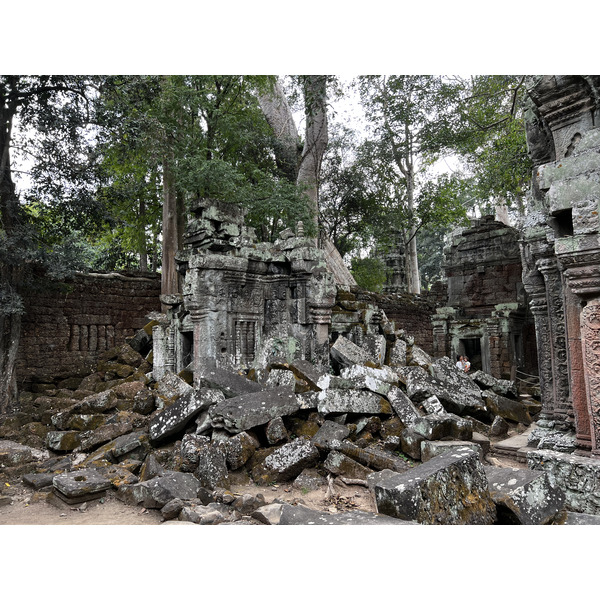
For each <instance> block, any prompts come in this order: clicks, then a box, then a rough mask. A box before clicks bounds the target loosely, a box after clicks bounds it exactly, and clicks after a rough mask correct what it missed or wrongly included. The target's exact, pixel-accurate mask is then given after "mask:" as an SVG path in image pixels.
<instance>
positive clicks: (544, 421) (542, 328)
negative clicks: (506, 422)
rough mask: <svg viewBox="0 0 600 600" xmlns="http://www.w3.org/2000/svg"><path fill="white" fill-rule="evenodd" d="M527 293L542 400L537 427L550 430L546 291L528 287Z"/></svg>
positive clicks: (551, 404) (551, 410)
mask: <svg viewBox="0 0 600 600" xmlns="http://www.w3.org/2000/svg"><path fill="white" fill-rule="evenodd" d="M528 293H529V297H530V301H529V305H530V308H531V313H532V314H533V319H534V322H535V334H536V339H537V353H538V365H539V375H540V393H541V399H542V410H541V412H540V414H539V418H538V421H537V424H538V426H539V427H546V428H551V427H552V426H553V425H554V422H553V416H554V388H553V386H552V349H551V344H550V318H549V316H548V304H547V302H546V289H545V287H536V288H531V287H530V288H529V290H528Z"/></svg>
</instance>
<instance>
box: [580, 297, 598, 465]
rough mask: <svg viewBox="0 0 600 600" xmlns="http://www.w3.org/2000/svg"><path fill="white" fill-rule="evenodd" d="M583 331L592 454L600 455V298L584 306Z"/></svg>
mask: <svg viewBox="0 0 600 600" xmlns="http://www.w3.org/2000/svg"><path fill="white" fill-rule="evenodd" d="M581 333H582V348H583V364H584V370H585V382H586V388H587V397H588V410H589V415H590V418H591V425H592V427H591V443H592V456H596V457H600V439H598V438H599V437H600V370H599V369H598V365H599V364H600V298H594V299H593V300H591V301H589V302H588V303H587V304H586V305H585V306H584V307H583V309H582V311H581Z"/></svg>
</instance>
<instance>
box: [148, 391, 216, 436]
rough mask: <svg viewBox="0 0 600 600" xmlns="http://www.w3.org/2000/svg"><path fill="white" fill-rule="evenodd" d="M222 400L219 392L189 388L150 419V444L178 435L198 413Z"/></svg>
mask: <svg viewBox="0 0 600 600" xmlns="http://www.w3.org/2000/svg"><path fill="white" fill-rule="evenodd" d="M186 385H187V384H186ZM188 387H189V386H188ZM224 398H225V396H224V395H223V393H222V392H220V391H219V390H211V389H207V388H200V389H194V388H190V389H189V390H187V391H186V392H185V393H184V394H183V395H182V396H181V397H179V398H178V399H177V400H175V401H174V402H173V404H171V405H170V406H167V407H166V408H165V409H163V410H161V411H160V412H159V413H157V414H155V415H154V416H153V417H152V419H151V421H150V424H149V428H148V431H149V434H150V442H151V443H152V444H154V445H157V444H159V443H161V442H163V441H164V440H166V439H168V438H169V437H171V436H173V435H175V434H177V433H179V432H180V431H182V430H183V429H184V428H185V427H186V425H187V424H188V423H189V422H190V421H191V420H192V419H194V418H195V417H196V416H198V414H200V412H202V411H203V410H205V409H207V408H209V407H210V406H213V405H214V404H217V402H219V401H221V400H223V399H224Z"/></svg>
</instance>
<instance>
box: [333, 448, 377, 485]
mask: <svg viewBox="0 0 600 600" xmlns="http://www.w3.org/2000/svg"><path fill="white" fill-rule="evenodd" d="M323 467H324V468H325V469H327V470H328V471H329V472H330V473H333V474H334V475H338V476H340V477H347V478H348V479H364V480H366V479H367V476H368V475H370V474H371V473H373V469H369V467H365V466H364V465H361V464H360V463H359V462H358V461H356V460H354V459H352V458H350V457H349V456H346V455H345V454H343V453H342V452H338V451H336V450H332V451H331V452H330V453H329V454H328V455H327V458H326V459H325V461H324V462H323Z"/></svg>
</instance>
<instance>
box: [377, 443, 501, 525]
mask: <svg viewBox="0 0 600 600" xmlns="http://www.w3.org/2000/svg"><path fill="white" fill-rule="evenodd" d="M367 481H368V483H369V488H370V489H371V491H372V492H373V494H374V496H375V502H376V504H377V510H378V511H379V512H380V513H382V514H386V515H389V516H392V517H396V518H399V519H405V520H408V521H412V520H416V521H418V522H419V523H423V524H430V525H434V524H440V525H491V524H492V523H494V521H495V519H496V507H495V505H494V502H493V501H492V498H491V495H490V492H489V489H488V482H487V477H486V474H485V470H484V467H483V465H482V463H481V462H480V460H479V456H478V453H477V452H474V451H473V450H469V449H459V450H456V451H453V452H447V453H445V454H443V455H441V456H436V457H434V458H432V459H431V460H429V461H427V462H425V463H423V464H421V465H418V466H416V467H414V468H412V469H411V470H410V471H407V472H406V473H394V472H391V471H388V470H385V471H381V472H379V473H374V474H373V475H370V476H369V477H368V479H367Z"/></svg>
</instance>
